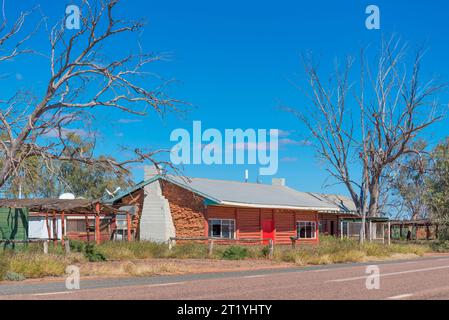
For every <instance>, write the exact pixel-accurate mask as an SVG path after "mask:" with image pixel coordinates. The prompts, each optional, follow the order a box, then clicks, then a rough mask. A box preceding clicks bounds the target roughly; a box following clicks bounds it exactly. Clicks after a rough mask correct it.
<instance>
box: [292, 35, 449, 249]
mask: <svg viewBox="0 0 449 320" xmlns="http://www.w3.org/2000/svg"><path fill="white" fill-rule="evenodd" d="M406 52H407V46H406V45H403V44H402V42H401V41H400V40H397V39H395V38H394V37H393V38H391V39H390V40H389V41H383V42H382V45H381V47H380V49H379V53H378V56H377V57H376V58H370V57H369V55H367V54H366V53H365V52H364V51H362V52H361V54H360V68H359V69H358V71H356V73H357V75H356V76H355V78H354V80H353V78H352V76H353V72H354V71H353V70H354V69H355V67H354V65H355V63H354V62H355V60H354V59H351V58H348V59H347V60H346V63H345V64H344V66H343V67H341V66H339V65H336V67H335V73H334V74H333V75H332V76H331V77H330V80H329V82H324V81H323V80H322V77H321V76H320V75H319V73H318V67H317V65H316V64H314V63H313V61H312V60H311V59H310V58H308V57H306V58H305V59H304V65H305V71H306V75H307V80H308V84H309V85H310V90H309V91H308V92H309V93H308V96H309V98H310V101H311V104H310V106H308V107H307V111H305V112H304V111H298V110H290V111H291V112H293V113H294V114H295V115H296V116H297V117H298V118H299V119H300V120H301V121H302V122H303V123H304V124H305V125H306V127H307V129H308V131H309V132H310V133H311V135H312V136H313V138H314V140H315V143H316V144H315V146H316V151H317V153H318V154H319V156H320V158H321V159H322V160H323V161H324V163H325V165H326V169H327V171H328V172H329V174H330V176H331V177H333V178H334V179H335V180H336V181H337V182H338V183H342V184H344V185H345V187H346V189H347V190H348V192H349V194H350V196H351V198H352V200H353V201H354V204H355V206H356V208H357V211H358V213H359V214H360V215H361V216H362V217H363V222H364V221H365V218H366V217H367V216H369V217H374V216H377V215H378V208H379V199H380V198H381V192H382V190H381V184H382V180H381V179H382V177H383V174H384V173H385V172H386V170H387V169H388V168H391V166H393V165H394V164H395V163H397V162H398V161H399V160H400V159H401V157H402V156H404V155H407V154H418V155H419V154H420V153H421V152H422V151H423V150H422V149H420V148H418V146H419V145H418V144H414V142H415V141H416V138H417V136H418V135H419V134H420V133H421V132H422V131H423V130H424V129H425V128H427V127H428V126H430V125H431V124H433V123H434V122H436V121H438V120H439V119H441V117H442V113H440V112H439V110H440V108H439V107H440V105H439V103H438V101H437V100H436V95H437V94H438V93H439V92H440V91H441V90H442V89H443V88H444V85H442V84H437V83H435V80H434V79H432V80H430V81H426V82H423V81H421V78H420V74H421V72H420V71H421V61H422V58H423V54H424V50H418V52H417V53H416V55H415V56H414V58H413V60H412V61H411V64H410V61H408V60H407V56H406ZM408 66H411V67H408ZM364 225H365V224H364V223H363V224H362V226H363V227H362V230H361V241H363V239H364V237H365V230H364Z"/></svg>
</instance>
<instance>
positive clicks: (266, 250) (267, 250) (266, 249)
mask: <svg viewBox="0 0 449 320" xmlns="http://www.w3.org/2000/svg"><path fill="white" fill-rule="evenodd" d="M262 256H263V257H265V258H268V257H269V256H270V248H269V247H263V248H262Z"/></svg>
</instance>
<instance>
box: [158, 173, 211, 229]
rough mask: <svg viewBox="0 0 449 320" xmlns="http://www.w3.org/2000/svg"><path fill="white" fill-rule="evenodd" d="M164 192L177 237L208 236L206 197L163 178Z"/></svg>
mask: <svg viewBox="0 0 449 320" xmlns="http://www.w3.org/2000/svg"><path fill="white" fill-rule="evenodd" d="M161 188H162V194H163V195H164V197H165V198H166V199H167V200H168V202H169V204H170V211H171V214H172V219H173V224H174V226H175V231H176V237H178V238H198V237H200V238H201V237H206V236H207V226H206V225H207V222H206V218H205V213H206V207H205V205H204V198H202V197H200V196H198V195H196V194H195V193H193V192H191V191H189V190H187V189H184V188H181V187H179V186H177V185H175V184H173V183H170V182H167V181H163V180H161Z"/></svg>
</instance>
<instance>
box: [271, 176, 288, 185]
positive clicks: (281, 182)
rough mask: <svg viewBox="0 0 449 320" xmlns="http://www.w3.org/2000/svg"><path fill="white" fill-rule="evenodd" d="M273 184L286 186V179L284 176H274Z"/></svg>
mask: <svg viewBox="0 0 449 320" xmlns="http://www.w3.org/2000/svg"><path fill="white" fill-rule="evenodd" d="M271 184H272V185H273V186H278V187H285V179H284V178H273V180H272V181H271Z"/></svg>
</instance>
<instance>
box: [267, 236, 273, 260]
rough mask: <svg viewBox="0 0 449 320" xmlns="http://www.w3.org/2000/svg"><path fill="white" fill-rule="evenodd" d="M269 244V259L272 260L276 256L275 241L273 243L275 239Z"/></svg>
mask: <svg viewBox="0 0 449 320" xmlns="http://www.w3.org/2000/svg"><path fill="white" fill-rule="evenodd" d="M268 243H269V248H270V255H269V257H270V259H273V256H274V241H273V239H270V240H269V242H268Z"/></svg>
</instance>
